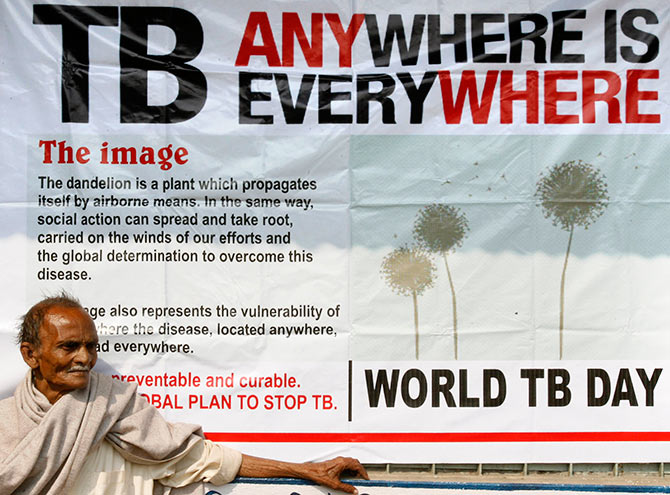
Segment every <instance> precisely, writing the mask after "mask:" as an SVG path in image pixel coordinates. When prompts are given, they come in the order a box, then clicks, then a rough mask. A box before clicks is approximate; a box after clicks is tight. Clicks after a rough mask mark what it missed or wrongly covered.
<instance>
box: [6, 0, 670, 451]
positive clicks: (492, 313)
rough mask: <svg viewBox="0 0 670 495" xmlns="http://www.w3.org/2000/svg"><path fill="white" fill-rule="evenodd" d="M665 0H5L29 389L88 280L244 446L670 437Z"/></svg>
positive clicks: (156, 383) (12, 306) (196, 411)
mask: <svg viewBox="0 0 670 495" xmlns="http://www.w3.org/2000/svg"><path fill="white" fill-rule="evenodd" d="M669 14H670V7H669V6H668V4H667V2H664V1H661V0H642V1H640V2H633V1H623V0H622V1H616V2H611V1H592V2H587V3H586V4H585V3H584V2H575V1H568V2H561V5H560V6H558V5H556V3H555V2H549V1H532V2H516V1H515V2H507V3H505V5H504V6H500V5H499V4H498V3H496V2H484V3H481V2H479V3H477V5H472V6H470V5H443V4H436V3H434V2H426V1H419V2H412V3H411V4H409V3H407V2H390V3H389V2H376V1H363V2H356V3H349V4H347V3H343V2H331V1H328V0H324V1H321V0H319V1H316V2H309V4H304V5H302V4H296V3H295V2H289V1H273V2H265V1H263V2H261V1H256V0H251V1H248V2H243V3H237V4H226V5H225V6H224V5H218V4H216V5H215V4H212V2H205V1H200V0H189V1H176V2H175V1H171V2H163V1H161V0H147V1H139V0H125V1H116V2H111V3H110V2H108V1H104V2H103V1H99V0H90V1H69V2H60V3H55V2H40V1H32V0H0V46H2V47H4V49H3V50H2V52H1V53H0V88H1V91H0V123H1V124H2V126H1V128H0V133H1V138H0V156H2V160H3V161H2V163H3V168H2V170H3V172H2V179H3V180H2V181H0V266H1V268H2V272H3V274H4V279H5V287H6V288H5V290H4V292H3V296H4V297H2V298H0V299H1V300H0V321H2V323H3V324H2V334H1V335H0V337H1V338H2V341H3V342H4V345H2V347H1V348H0V349H1V350H0V359H2V362H3V363H4V364H3V365H2V366H1V368H0V369H2V371H3V378H2V380H1V381H0V393H1V394H2V396H7V395H9V394H11V393H12V390H13V388H14V387H15V385H16V383H17V382H18V381H19V379H20V377H21V376H22V375H23V373H24V372H25V370H26V367H25V366H24V365H23V363H22V362H21V360H20V358H19V353H18V349H17V348H16V347H15V346H14V345H13V341H14V339H15V333H16V331H15V328H16V322H17V319H18V318H19V317H20V315H21V314H23V313H24V312H25V311H26V310H27V309H28V308H29V307H30V306H31V305H32V304H34V303H35V302H36V301H38V300H39V299H40V298H41V297H43V296H44V295H48V294H54V293H56V292H58V291H60V290H62V289H64V290H66V291H69V292H70V293H72V294H73V295H75V296H77V297H79V298H80V299H81V302H82V304H83V305H84V306H85V307H86V308H87V309H88V311H89V313H90V314H91V316H92V318H93V319H94V321H95V323H96V326H97V329H98V333H99V336H100V347H99V358H100V363H99V368H100V369H101V370H103V371H105V372H107V373H111V374H113V375H114V376H116V377H117V378H119V379H121V380H124V381H130V382H136V383H137V384H138V386H139V392H140V393H141V394H142V395H144V396H145V397H146V398H147V400H148V401H150V402H151V403H152V404H154V405H155V406H156V407H158V408H159V409H161V410H162V411H163V412H164V413H165V415H166V416H167V417H168V418H170V419H171V420H175V421H189V422H196V423H199V424H202V425H203V427H204V429H205V431H206V433H207V435H208V436H209V437H210V438H212V439H215V440H218V441H225V442H229V443H232V444H233V445H237V446H238V447H240V448H243V449H244V450H245V451H247V452H250V453H255V454H259V455H265V456H276V455H277V444H278V443H279V444H281V452H282V453H283V454H285V455H284V457H287V458H289V459H296V460H305V459H318V458H324V457H328V456H331V455H334V454H340V453H346V454H350V455H356V456H358V457H360V458H361V460H362V461H364V462H431V463H432V462H580V461H583V462H613V461H617V462H643V461H659V460H663V459H664V458H663V456H664V455H665V452H666V451H667V442H669V441H670V431H669V430H668V428H667V427H666V426H665V411H667V407H668V404H667V400H668V399H667V397H668V396H669V395H668V393H667V392H668V390H667V389H668V383H667V380H668V376H667V375H666V374H667V371H665V367H666V364H667V356H668V355H669V353H670V339H669V338H668V336H667V328H668V327H669V326H670V314H669V313H668V311H667V308H668V307H669V306H670V291H668V289H667V287H666V280H667V279H668V277H670V256H669V252H668V244H667V235H666V233H665V231H666V219H667V217H668V214H670V211H669V208H670V206H669V205H670V196H669V193H668V191H670V175H669V174H668V173H667V172H666V167H665V162H666V161H667V156H666V155H667V150H668V145H669V143H668V122H669V120H668V119H669V117H670V116H669V114H668V111H669V106H668V103H669V101H670V100H669V98H668V89H667V88H668V84H667V80H666V79H667V75H666V73H665V71H667V68H668V66H669V59H668V57H669V54H668V51H667V49H666V46H665V44H664V41H665V36H666V35H667V33H668V32H670V29H669V27H670V25H669V23H670V19H669Z"/></svg>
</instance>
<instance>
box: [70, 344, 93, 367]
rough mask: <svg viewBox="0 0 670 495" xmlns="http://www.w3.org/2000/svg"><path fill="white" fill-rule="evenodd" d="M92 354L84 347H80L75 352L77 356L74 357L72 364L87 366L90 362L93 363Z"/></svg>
mask: <svg viewBox="0 0 670 495" xmlns="http://www.w3.org/2000/svg"><path fill="white" fill-rule="evenodd" d="M93 354H94V353H93V352H92V351H90V350H89V349H88V347H86V346H85V345H82V346H81V347H79V349H78V350H77V354H75V356H74V362H75V363H76V364H83V365H85V366H88V365H90V364H91V361H93Z"/></svg>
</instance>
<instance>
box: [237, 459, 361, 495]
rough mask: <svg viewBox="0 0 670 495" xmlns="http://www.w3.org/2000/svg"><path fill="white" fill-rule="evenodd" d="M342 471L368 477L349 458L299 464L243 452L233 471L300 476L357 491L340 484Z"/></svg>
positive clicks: (247, 474) (263, 475) (257, 476)
mask: <svg viewBox="0 0 670 495" xmlns="http://www.w3.org/2000/svg"><path fill="white" fill-rule="evenodd" d="M343 473H351V474H352V475H354V476H360V477H361V478H364V479H366V480H367V479H370V478H368V473H367V471H366V470H365V468H364V467H363V466H362V465H361V463H360V462H358V461H357V460H356V459H352V458H351V457H336V458H335V459H330V460H328V461H323V462H305V463H302V464H300V463H293V462H282V461H274V460H272V459H262V458H260V457H253V456H249V455H246V454H243V455H242V465H241V466H240V470H239V472H238V473H237V474H238V475H239V476H249V477H253V478H274V477H277V478H302V479H306V480H310V481H314V482H315V483H318V484H319V485H322V486H325V487H328V488H332V489H334V490H341V491H343V492H347V493H353V494H355V495H356V494H358V490H356V488H355V487H354V486H352V485H349V484H347V483H342V481H341V480H340V476H341V475H342V474H343Z"/></svg>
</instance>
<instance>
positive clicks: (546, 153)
mask: <svg viewBox="0 0 670 495" xmlns="http://www.w3.org/2000/svg"><path fill="white" fill-rule="evenodd" d="M668 149H670V148H669V146H668V137H667V136H648V135H629V136H597V135H580V136H504V135H501V136H373V137H369V136H355V137H352V140H351V169H352V242H353V245H354V246H357V245H358V246H364V247H368V248H373V249H375V248H376V249H379V248H384V247H388V248H389V249H393V248H395V247H397V246H400V245H402V244H405V243H412V241H413V238H412V226H413V224H414V221H415V218H416V214H417V212H418V211H419V209H420V208H421V207H422V206H424V205H426V204H430V203H446V204H449V205H454V206H456V207H458V208H460V210H461V211H462V212H463V213H464V214H465V215H466V216H467V219H468V222H469V226H470V231H469V232H468V235H467V238H466V239H465V241H464V242H463V245H462V247H460V248H459V249H458V250H459V251H467V250H470V249H483V250H485V251H487V252H491V253H496V252H503V251H511V252H515V253H518V254H524V253H532V252H538V251H539V252H544V253H547V254H550V255H562V254H564V253H565V248H566V243H567V240H568V235H569V233H568V232H567V231H565V230H562V229H561V228H560V227H559V226H554V225H552V222H551V219H547V218H544V216H543V213H542V209H541V208H540V207H538V200H537V199H536V197H535V191H536V189H537V183H538V180H539V179H540V177H541V174H545V175H546V174H547V173H548V172H549V170H550V168H551V167H553V166H554V165H556V164H560V163H562V162H567V161H571V160H574V161H578V160H582V161H583V162H585V163H588V164H590V165H592V166H593V168H594V169H596V170H599V171H600V173H601V174H602V175H604V177H605V179H604V181H605V183H606V186H607V195H608V196H609V202H608V205H607V207H606V208H605V210H604V213H603V214H602V216H601V217H599V218H597V219H596V220H595V221H594V222H593V223H592V224H591V226H590V227H589V228H588V231H586V232H585V231H584V229H583V228H580V227H577V228H576V229H575V234H574V236H575V237H574V242H573V246H572V254H573V255H574V256H589V255H592V254H596V253H603V254H610V255H612V254H614V255H616V254H619V253H629V254H637V255H641V256H645V257H654V256H662V255H667V254H669V253H670V248H669V246H668V242H667V236H666V235H665V231H666V222H667V220H666V219H667V218H670V173H668V168H667V162H668V156H667V150H668Z"/></svg>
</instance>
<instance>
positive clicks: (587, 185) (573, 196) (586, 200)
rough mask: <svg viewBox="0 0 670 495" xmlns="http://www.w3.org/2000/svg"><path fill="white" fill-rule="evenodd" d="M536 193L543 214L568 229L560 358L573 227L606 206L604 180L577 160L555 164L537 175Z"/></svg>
mask: <svg viewBox="0 0 670 495" xmlns="http://www.w3.org/2000/svg"><path fill="white" fill-rule="evenodd" d="M535 197H536V198H537V199H538V200H539V202H540V203H539V206H541V207H542V210H543V212H544V217H545V218H551V223H552V224H553V225H554V226H557V227H560V228H561V229H563V230H566V231H568V232H570V236H569V237H568V247H567V249H566V252H565V261H564V262H563V273H562V274H561V295H560V311H559V324H558V328H559V358H560V359H563V328H564V315H565V273H566V270H567V268H568V258H569V257H570V247H571V246H572V237H573V234H574V231H575V227H583V228H584V229H588V228H589V226H590V225H591V224H592V223H593V222H595V221H596V220H597V219H598V218H599V217H600V216H601V215H602V214H603V213H604V212H605V208H607V201H608V200H609V197H608V196H607V184H606V182H605V176H604V175H603V174H602V173H601V172H600V170H599V169H597V168H595V167H593V165H591V164H589V163H584V162H582V161H581V160H579V161H574V160H573V161H569V162H563V163H561V164H560V165H554V166H553V167H552V168H551V169H550V170H549V173H548V174H547V175H546V176H545V175H540V180H539V181H538V182H537V190H536V191H535Z"/></svg>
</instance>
